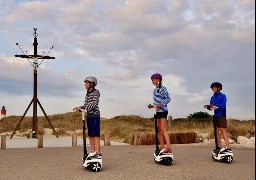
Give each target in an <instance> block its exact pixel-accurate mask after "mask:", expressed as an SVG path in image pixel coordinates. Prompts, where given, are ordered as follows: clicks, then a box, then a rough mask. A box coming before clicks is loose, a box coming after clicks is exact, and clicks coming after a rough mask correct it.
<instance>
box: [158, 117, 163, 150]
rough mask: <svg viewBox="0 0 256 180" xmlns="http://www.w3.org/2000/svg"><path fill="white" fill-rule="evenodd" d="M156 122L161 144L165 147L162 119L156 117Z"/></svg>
mask: <svg viewBox="0 0 256 180" xmlns="http://www.w3.org/2000/svg"><path fill="white" fill-rule="evenodd" d="M156 122H157V137H158V140H159V144H160V147H161V148H164V136H163V134H162V130H161V121H160V119H156Z"/></svg>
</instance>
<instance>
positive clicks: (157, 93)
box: [153, 86, 171, 112]
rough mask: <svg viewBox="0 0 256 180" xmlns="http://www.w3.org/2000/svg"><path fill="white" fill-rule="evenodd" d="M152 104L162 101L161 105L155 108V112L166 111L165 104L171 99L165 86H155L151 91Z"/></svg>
mask: <svg viewBox="0 0 256 180" xmlns="http://www.w3.org/2000/svg"><path fill="white" fill-rule="evenodd" d="M153 99H154V102H153V104H154V105H157V104H160V103H162V104H163V106H161V107H160V108H158V109H156V112H165V111H168V108H167V104H168V103H169V102H170V101H171V97H170V95H169V93H168V91H167V89H166V87H164V86H161V88H158V87H157V88H155V89H154V91H153Z"/></svg>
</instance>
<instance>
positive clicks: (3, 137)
mask: <svg viewBox="0 0 256 180" xmlns="http://www.w3.org/2000/svg"><path fill="white" fill-rule="evenodd" d="M1 149H6V135H2V136H1Z"/></svg>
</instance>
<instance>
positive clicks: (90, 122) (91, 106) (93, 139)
mask: <svg viewBox="0 0 256 180" xmlns="http://www.w3.org/2000/svg"><path fill="white" fill-rule="evenodd" d="M84 82H85V88H86V89H87V93H86V96H85V101H84V105H82V106H79V107H75V108H74V110H76V111H80V110H81V109H85V110H86V112H87V128H88V136H89V140H90V145H91V152H90V153H89V155H88V157H92V158H93V157H95V158H101V156H102V154H101V152H100V111H99V106H98V105H99V98H100V92H99V90H97V89H95V86H96V85H97V79H96V78H95V77H87V78H86V79H85V80H84Z"/></svg>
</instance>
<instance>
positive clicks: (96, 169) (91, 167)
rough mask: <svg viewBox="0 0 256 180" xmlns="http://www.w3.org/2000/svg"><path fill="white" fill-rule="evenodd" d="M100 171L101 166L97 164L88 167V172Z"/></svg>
mask: <svg viewBox="0 0 256 180" xmlns="http://www.w3.org/2000/svg"><path fill="white" fill-rule="evenodd" d="M100 169H101V164H100V163H98V162H96V163H92V164H91V165H90V170H91V171H93V172H98V171H100Z"/></svg>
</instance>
